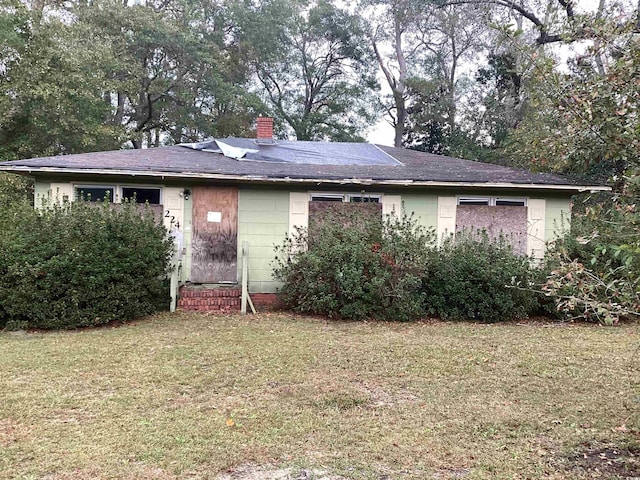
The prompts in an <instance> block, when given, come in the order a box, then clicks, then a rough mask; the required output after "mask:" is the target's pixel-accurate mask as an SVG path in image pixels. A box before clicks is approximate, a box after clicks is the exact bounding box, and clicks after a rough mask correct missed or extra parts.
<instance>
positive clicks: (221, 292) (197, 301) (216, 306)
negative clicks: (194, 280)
mask: <svg viewBox="0 0 640 480" xmlns="http://www.w3.org/2000/svg"><path fill="white" fill-rule="evenodd" d="M241 293H242V291H241V290H240V289H239V288H224V287H218V288H214V287H212V288H207V287H189V286H187V287H182V288H180V292H179V297H178V308H181V309H182V310H187V311H198V312H218V311H229V310H232V311H239V310H240V295H241Z"/></svg>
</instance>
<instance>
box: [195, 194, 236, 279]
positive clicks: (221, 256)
mask: <svg viewBox="0 0 640 480" xmlns="http://www.w3.org/2000/svg"><path fill="white" fill-rule="evenodd" d="M191 251H192V255H191V281H192V282H193V283H218V282H235V281H237V265H238V259H237V252H238V189H237V188H236V187H215V186H214V187H194V188H193V240H192V247H191Z"/></svg>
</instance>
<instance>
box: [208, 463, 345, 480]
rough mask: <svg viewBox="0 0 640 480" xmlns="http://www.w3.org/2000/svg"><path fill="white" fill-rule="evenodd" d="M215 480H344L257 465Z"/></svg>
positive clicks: (245, 467) (326, 473)
mask: <svg viewBox="0 0 640 480" xmlns="http://www.w3.org/2000/svg"><path fill="white" fill-rule="evenodd" d="M216 480H346V479H345V477H341V476H339V475H333V474H330V473H328V472H325V471H323V470H311V469H299V468H269V467H261V466H258V465H242V466H240V467H237V468H235V469H234V470H233V471H232V472H227V473H223V474H221V475H218V476H217V477H216Z"/></svg>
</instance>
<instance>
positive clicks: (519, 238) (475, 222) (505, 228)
mask: <svg viewBox="0 0 640 480" xmlns="http://www.w3.org/2000/svg"><path fill="white" fill-rule="evenodd" d="M463 230H464V231H469V232H477V231H478V230H483V231H485V232H486V233H487V235H488V236H489V238H491V239H494V240H495V239H498V238H499V237H500V236H503V237H504V238H505V239H506V240H507V241H509V242H510V243H511V245H512V246H513V251H514V252H515V253H518V254H520V255H526V254H527V207H513V206H509V207H501V206H489V205H458V208H457V210H456V232H461V231H463Z"/></svg>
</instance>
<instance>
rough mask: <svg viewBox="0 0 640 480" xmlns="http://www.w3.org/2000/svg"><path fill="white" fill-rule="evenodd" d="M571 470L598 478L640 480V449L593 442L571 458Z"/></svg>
mask: <svg viewBox="0 0 640 480" xmlns="http://www.w3.org/2000/svg"><path fill="white" fill-rule="evenodd" d="M568 467H569V469H570V470H573V471H580V472H584V473H587V474H588V475H589V476H590V477H594V476H595V477H597V478H620V479H636V478H640V448H637V447H635V448H628V447H618V446H616V445H614V444H610V443H601V442H593V443H587V444H585V445H583V446H582V448H581V450H580V451H579V452H578V453H577V454H575V455H572V456H570V457H569V465H568Z"/></svg>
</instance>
